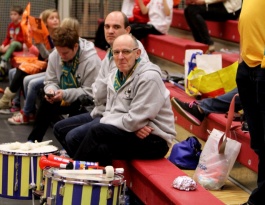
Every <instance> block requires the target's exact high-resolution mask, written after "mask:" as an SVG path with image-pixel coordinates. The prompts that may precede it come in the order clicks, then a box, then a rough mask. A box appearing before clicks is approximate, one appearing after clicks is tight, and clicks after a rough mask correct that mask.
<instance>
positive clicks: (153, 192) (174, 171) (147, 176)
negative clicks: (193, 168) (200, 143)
mask: <svg viewBox="0 0 265 205" xmlns="http://www.w3.org/2000/svg"><path fill="white" fill-rule="evenodd" d="M113 166H114V167H123V168H124V170H125V171H124V176H125V179H126V184H127V186H128V187H129V188H130V189H131V190H132V191H133V193H134V194H135V195H136V196H137V197H138V198H139V199H140V200H141V201H142V202H143V203H144V204H150V205H189V204H196V205H205V204H207V202H211V204H214V205H219V204H220V205H221V204H224V203H223V202H222V201H221V200H219V199H218V198H216V197H215V196H214V195H213V194H212V193H210V192H209V191H207V190H206V189H204V188H203V187H202V186H200V185H199V184H197V189H196V190H195V191H180V190H177V189H175V188H173V186H172V183H173V181H174V179H175V178H177V177H178V176H187V174H185V173H184V172H183V171H182V170H180V169H179V168H178V167H176V166H175V165H173V164H172V163H171V162H170V161H169V160H167V159H166V158H163V159H158V160H132V161H123V160H114V162H113Z"/></svg>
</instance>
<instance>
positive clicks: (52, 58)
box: [44, 38, 101, 103]
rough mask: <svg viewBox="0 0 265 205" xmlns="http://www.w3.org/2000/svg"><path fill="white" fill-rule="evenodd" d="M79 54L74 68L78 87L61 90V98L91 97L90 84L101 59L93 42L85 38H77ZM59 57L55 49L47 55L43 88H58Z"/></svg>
mask: <svg viewBox="0 0 265 205" xmlns="http://www.w3.org/2000/svg"><path fill="white" fill-rule="evenodd" d="M79 46H80V54H79V65H78V69H77V70H76V73H75V76H77V78H78V82H79V84H80V87H78V88H68V89H65V90H64V91H63V100H64V101H66V102H68V103H72V102H74V101H76V100H77V99H78V97H79V96H81V95H83V94H87V95H90V96H91V97H92V87H91V86H92V84H93V83H94V81H95V79H96V77H97V75H98V72H99V69H100V66H101V60H100V58H99V57H98V55H97V51H96V49H95V47H94V44H93V43H92V42H90V41H87V40H85V39H82V38H79ZM61 61H62V60H61V57H60V55H59V53H58V52H57V50H56V49H55V50H54V51H53V52H52V53H51V54H50V55H49V61H48V67H47V70H46V74H45V79H44V85H45V87H44V90H45V91H47V90H49V89H53V90H59V89H60V77H61V74H62V62H61Z"/></svg>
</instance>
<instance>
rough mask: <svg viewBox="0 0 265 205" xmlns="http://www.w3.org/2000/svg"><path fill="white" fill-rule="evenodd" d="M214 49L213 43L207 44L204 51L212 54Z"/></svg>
mask: <svg viewBox="0 0 265 205" xmlns="http://www.w3.org/2000/svg"><path fill="white" fill-rule="evenodd" d="M214 51H215V46H214V45H209V48H208V50H207V51H206V54H212V53H213V52H214Z"/></svg>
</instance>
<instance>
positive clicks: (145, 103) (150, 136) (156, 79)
mask: <svg viewBox="0 0 265 205" xmlns="http://www.w3.org/2000/svg"><path fill="white" fill-rule="evenodd" d="M112 53H113V58H114V61H115V64H116V66H117V68H118V69H115V70H112V71H111V73H110V74H109V77H108V79H107V96H108V98H107V102H106V109H105V111H104V113H103V117H102V118H101V119H100V121H97V120H94V121H96V122H95V123H93V124H92V125H91V126H89V128H88V130H87V134H86V137H85V138H84V140H83V141H82V143H81V144H80V146H79V148H78V150H77V152H76V154H75V156H74V159H75V160H84V161H92V162H95V161H96V162H99V164H100V165H101V166H107V165H111V163H112V160H113V159H124V160H131V159H157V158H162V157H164V156H165V155H166V153H167V152H168V150H169V147H170V146H171V144H172V140H173V138H175V135H176V131H175V128H174V116H173V112H172V109H171V104H170V98H169V91H168V90H167V89H166V87H165V85H164V83H163V81H162V79H161V70H160V68H159V67H158V66H157V65H155V64H153V63H151V62H150V61H147V60H145V59H142V58H141V56H140V55H141V49H138V42H137V40H136V39H135V38H134V37H133V36H131V35H129V34H124V35H121V36H119V37H117V38H116V39H115V41H114V43H113V47H112ZM94 121H93V122H94Z"/></svg>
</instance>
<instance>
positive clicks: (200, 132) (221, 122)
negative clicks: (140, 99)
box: [166, 83, 258, 172]
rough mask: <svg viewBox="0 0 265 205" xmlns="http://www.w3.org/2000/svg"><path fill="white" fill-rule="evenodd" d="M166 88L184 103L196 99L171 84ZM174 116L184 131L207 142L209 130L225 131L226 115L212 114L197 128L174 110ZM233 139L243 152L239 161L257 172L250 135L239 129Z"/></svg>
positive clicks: (239, 156)
mask: <svg viewBox="0 0 265 205" xmlns="http://www.w3.org/2000/svg"><path fill="white" fill-rule="evenodd" d="M166 87H167V88H168V90H169V91H170V96H171V97H176V98H179V99H180V100H182V101H186V102H191V101H194V100H195V99H194V98H193V97H190V96H188V95H187V94H186V93H185V91H183V90H182V89H180V88H178V87H177V86H174V85H172V84H170V83H166ZM173 111H174V116H175V122H176V124H178V125H180V126H181V127H183V128H184V129H186V130H188V131H189V132H191V133H193V134H194V135H195V136H197V137H198V138H200V139H202V140H204V141H206V140H207V138H208V135H209V133H208V130H209V131H211V130H212V129H213V128H216V129H218V130H221V131H225V125H226V118H225V115H224V114H214V113H211V114H210V115H209V116H207V117H206V118H205V119H204V121H203V123H202V124H201V125H200V126H195V125H193V124H192V123H190V122H189V121H188V120H186V119H185V118H184V117H183V116H181V115H180V114H179V113H178V112H176V111H175V110H174V109H173ZM239 124H240V122H233V124H232V126H235V125H239ZM231 138H233V139H236V140H238V141H239V142H240V143H241V145H242V146H241V150H240V153H239V155H238V158H237V161H238V162H239V163H241V164H242V165H244V166H245V167H248V168H249V169H251V170H253V171H254V172H257V167H258V157H257V155H256V154H255V152H254V151H253V150H252V149H251V148H250V137H249V133H244V132H242V130H241V129H237V130H235V131H232V132H231Z"/></svg>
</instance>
